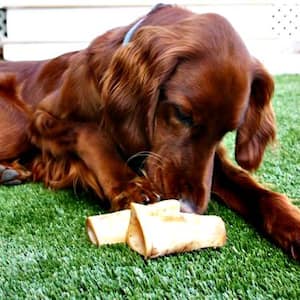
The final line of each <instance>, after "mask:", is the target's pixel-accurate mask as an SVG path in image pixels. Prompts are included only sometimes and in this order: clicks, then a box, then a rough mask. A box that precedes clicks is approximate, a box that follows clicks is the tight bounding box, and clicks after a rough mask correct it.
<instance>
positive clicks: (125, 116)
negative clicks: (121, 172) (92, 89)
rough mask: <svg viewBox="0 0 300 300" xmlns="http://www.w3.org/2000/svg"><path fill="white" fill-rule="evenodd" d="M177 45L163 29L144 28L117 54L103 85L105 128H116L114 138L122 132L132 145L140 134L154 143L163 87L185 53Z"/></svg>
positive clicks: (175, 39) (171, 35) (169, 32)
mask: <svg viewBox="0 0 300 300" xmlns="http://www.w3.org/2000/svg"><path fill="white" fill-rule="evenodd" d="M176 41H178V37H177V36H175V35H174V33H173V32H171V31H169V30H168V29H166V28H164V27H158V26H156V27H152V26H145V27H142V28H140V29H139V30H138V31H137V32H136V34H135V37H134V40H133V41H132V42H130V43H129V44H127V45H126V46H120V48H119V49H118V50H117V51H116V52H115V54H114V56H113V58H112V61H111V63H110V65H109V67H108V69H107V71H106V73H105V74H104V77H103V80H102V82H101V84H102V87H101V90H102V97H101V98H102V100H103V103H104V107H103V110H104V124H105V123H106V124H107V125H106V126H107V127H110V128H111V126H114V127H115V128H111V129H112V130H113V131H114V134H116V135H118V133H119V132H121V133H122V136H121V138H124V139H126V135H129V139H131V140H132V142H133V143H134V140H135V139H136V140H137V142H138V139H139V136H138V135H139V134H140V135H143V136H144V137H145V136H146V137H147V139H148V142H149V140H151V134H152V132H151V131H152V128H153V121H154V115H155V111H156V106H157V102H158V97H159V89H160V86H161V85H162V84H163V83H164V82H165V81H166V80H167V79H168V78H169V77H170V75H171V73H172V72H173V70H175V68H176V65H177V63H178V57H179V53H180V52H181V53H182V51H183V49H179V48H178V47H176V46H175V42H176ZM141 122H143V123H142V124H141ZM142 131H143V132H142ZM133 132H135V134H133ZM133 135H135V136H133Z"/></svg>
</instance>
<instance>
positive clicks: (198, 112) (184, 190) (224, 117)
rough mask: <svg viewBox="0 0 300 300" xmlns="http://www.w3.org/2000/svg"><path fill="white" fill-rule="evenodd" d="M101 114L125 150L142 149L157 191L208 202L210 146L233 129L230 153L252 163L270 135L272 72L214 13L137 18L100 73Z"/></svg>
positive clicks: (201, 204) (202, 204) (200, 205)
mask: <svg viewBox="0 0 300 300" xmlns="http://www.w3.org/2000/svg"><path fill="white" fill-rule="evenodd" d="M103 82H104V83H103V95H102V99H103V101H104V103H105V105H104V109H105V118H106V120H109V121H108V122H107V124H108V126H110V127H111V129H112V134H113V135H114V137H115V141H116V143H118V144H119V147H120V149H121V151H122V152H123V154H124V155H125V156H126V157H130V156H132V155H134V154H136V153H137V152H139V151H148V152H147V153H148V157H147V159H146V163H145V169H146V171H147V174H148V176H149V177H150V179H151V180H152V181H153V182H154V184H155V185H156V186H157V187H158V188H159V189H160V191H161V193H162V195H163V196H164V197H175V198H181V199H184V200H188V201H189V202H190V203H191V204H192V205H191V206H192V208H193V209H194V210H195V211H197V212H202V211H203V210H204V209H205V208H206V206H207V202H208V198H209V195H210V188H211V178H212V170H213V161H214V154H215V150H216V147H217V146H218V144H219V143H220V142H221V140H222V138H223V137H224V135H225V134H226V133H227V132H229V131H233V130H236V131H237V135H236V151H235V154H236V160H237V162H238V163H239V164H240V165H241V166H242V167H243V168H245V169H248V170H253V169H256V168H257V167H258V166H259V164H260V162H261V160H262V157H263V153H264V150H265V147H266V145H267V143H268V142H269V141H270V140H272V139H273V138H274V137H275V126H274V116H273V111H272V108H271V104H270V99H271V96H272V93H273V89H274V86H273V80H272V78H271V77H270V75H269V74H268V73H267V72H266V71H265V70H264V68H263V66H262V65H261V64H260V63H259V62H258V61H257V60H256V59H254V58H252V57H251V56H250V55H249V53H248V51H247V49H246V47H245V45H244V44H243V42H242V41H241V39H240V37H239V36H238V34H237V33H236V32H235V31H234V29H233V28H232V27H231V25H230V24H229V23H228V22H227V21H226V20H225V19H224V18H223V17H220V16H218V15H215V14H206V15H192V16H191V17H188V18H185V19H183V20H181V21H180V22H177V23H175V24H170V25H168V26H163V27H161V26H144V27H142V28H141V29H139V30H138V31H137V33H136V34H135V36H134V39H133V40H132V42H130V43H129V44H128V45H127V46H124V47H120V48H119V49H118V50H117V51H116V53H115V55H114V57H113V59H112V62H111V64H110V67H109V69H108V70H107V73H106V74H105V76H104V81H103Z"/></svg>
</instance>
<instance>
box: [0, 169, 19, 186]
mask: <svg viewBox="0 0 300 300" xmlns="http://www.w3.org/2000/svg"><path fill="white" fill-rule="evenodd" d="M19 176H20V174H19V172H18V171H16V170H14V169H11V168H7V167H5V166H3V165H0V184H5V185H16V184H21V183H22V181H21V180H20V179H19Z"/></svg>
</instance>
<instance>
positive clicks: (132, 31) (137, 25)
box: [122, 3, 170, 46]
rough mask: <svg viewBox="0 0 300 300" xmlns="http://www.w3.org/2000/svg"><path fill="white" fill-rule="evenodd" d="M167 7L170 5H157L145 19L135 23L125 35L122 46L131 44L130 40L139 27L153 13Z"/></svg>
mask: <svg viewBox="0 0 300 300" xmlns="http://www.w3.org/2000/svg"><path fill="white" fill-rule="evenodd" d="M166 6H170V5H166V4H162V3H158V4H156V5H155V6H154V7H153V8H152V9H151V10H150V12H149V13H148V14H147V15H146V16H145V17H143V18H142V19H140V20H138V21H137V22H136V23H135V24H134V25H133V26H132V27H131V28H130V29H129V30H128V31H127V33H126V34H125V37H124V39H123V43H122V45H123V46H126V45H127V44H128V43H129V42H130V40H131V38H132V36H133V34H134V33H135V32H136V30H137V29H138V28H139V26H140V25H141V24H142V23H143V21H144V20H145V19H146V18H147V17H148V16H149V15H150V14H151V13H153V12H154V11H156V10H157V9H160V8H163V7H166Z"/></svg>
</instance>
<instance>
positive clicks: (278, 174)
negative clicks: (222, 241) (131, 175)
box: [0, 76, 300, 300]
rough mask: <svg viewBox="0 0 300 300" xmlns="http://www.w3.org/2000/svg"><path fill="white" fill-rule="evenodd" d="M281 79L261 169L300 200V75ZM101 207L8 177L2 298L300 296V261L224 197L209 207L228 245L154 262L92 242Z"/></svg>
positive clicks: (0, 217) (2, 209)
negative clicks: (91, 227)
mask: <svg viewBox="0 0 300 300" xmlns="http://www.w3.org/2000/svg"><path fill="white" fill-rule="evenodd" d="M276 83H277V91H276V95H275V98H274V106H275V110H276V113H277V119H278V127H279V132H278V137H279V139H280V141H279V142H278V144H277V145H276V147H275V148H273V149H270V150H269V151H268V152H267V154H266V157H265V162H264V164H263V165H262V167H261V169H260V171H259V172H257V173H256V176H257V177H258V178H259V179H260V180H261V181H265V182H268V184H269V185H270V187H271V188H272V189H275V190H277V191H281V192H284V193H286V194H288V195H289V196H290V197H292V198H295V199H298V200H299V198H300V194H299V186H300V172H299V171H300V169H299V167H300V155H299V153H300V142H299V140H300V122H299V121H300V120H299V106H300V76H280V77H277V78H276ZM232 138H233V137H232V136H231V137H229V138H228V139H227V141H226V143H227V144H228V145H229V147H232ZM295 203H297V204H298V205H299V202H297V201H296V202H295ZM99 211H100V209H99V207H98V205H97V203H96V201H95V200H91V199H90V198H89V197H88V195H84V194H79V195H75V194H74V193H73V192H72V191H59V192H53V191H49V190H47V189H45V188H44V187H43V186H42V185H40V184H26V185H22V186H17V187H9V188H8V187H3V186H1V187H0V222H1V223H0V224H1V225H0V299H137V300H140V299H300V264H299V263H296V262H294V261H293V260H291V259H290V258H289V257H288V256H286V255H285V254H284V253H282V251H281V250H279V249H278V248H276V247H275V246H273V245H272V244H271V243H269V242H268V241H267V240H265V239H264V238H262V237H261V236H260V235H259V234H258V233H257V232H256V231H255V230H253V228H252V227H251V226H249V225H248V224H246V223H245V222H244V221H243V220H242V219H240V218H239V217H238V216H237V215H236V214H235V213H233V212H231V211H230V210H228V209H227V208H226V207H224V206H222V205H220V204H218V203H216V202H211V204H210V206H209V213H210V214H217V215H220V216H221V217H222V218H223V219H224V220H225V222H226V227H227V232H228V242H227V245H226V246H225V247H224V248H222V249H220V250H213V249H207V250H201V251H198V252H191V253H186V254H179V255H172V256H167V257H163V258H159V259H155V260H150V261H145V260H144V259H143V258H142V257H140V256H139V255H138V254H136V253H134V252H133V251H131V250H130V249H129V248H128V247H127V246H124V245H114V246H105V247H103V248H96V247H94V246H93V245H91V244H90V242H89V241H88V239H87V235H86V233H85V227H84V223H85V218H86V216H88V215H93V214H97V213H99Z"/></svg>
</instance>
